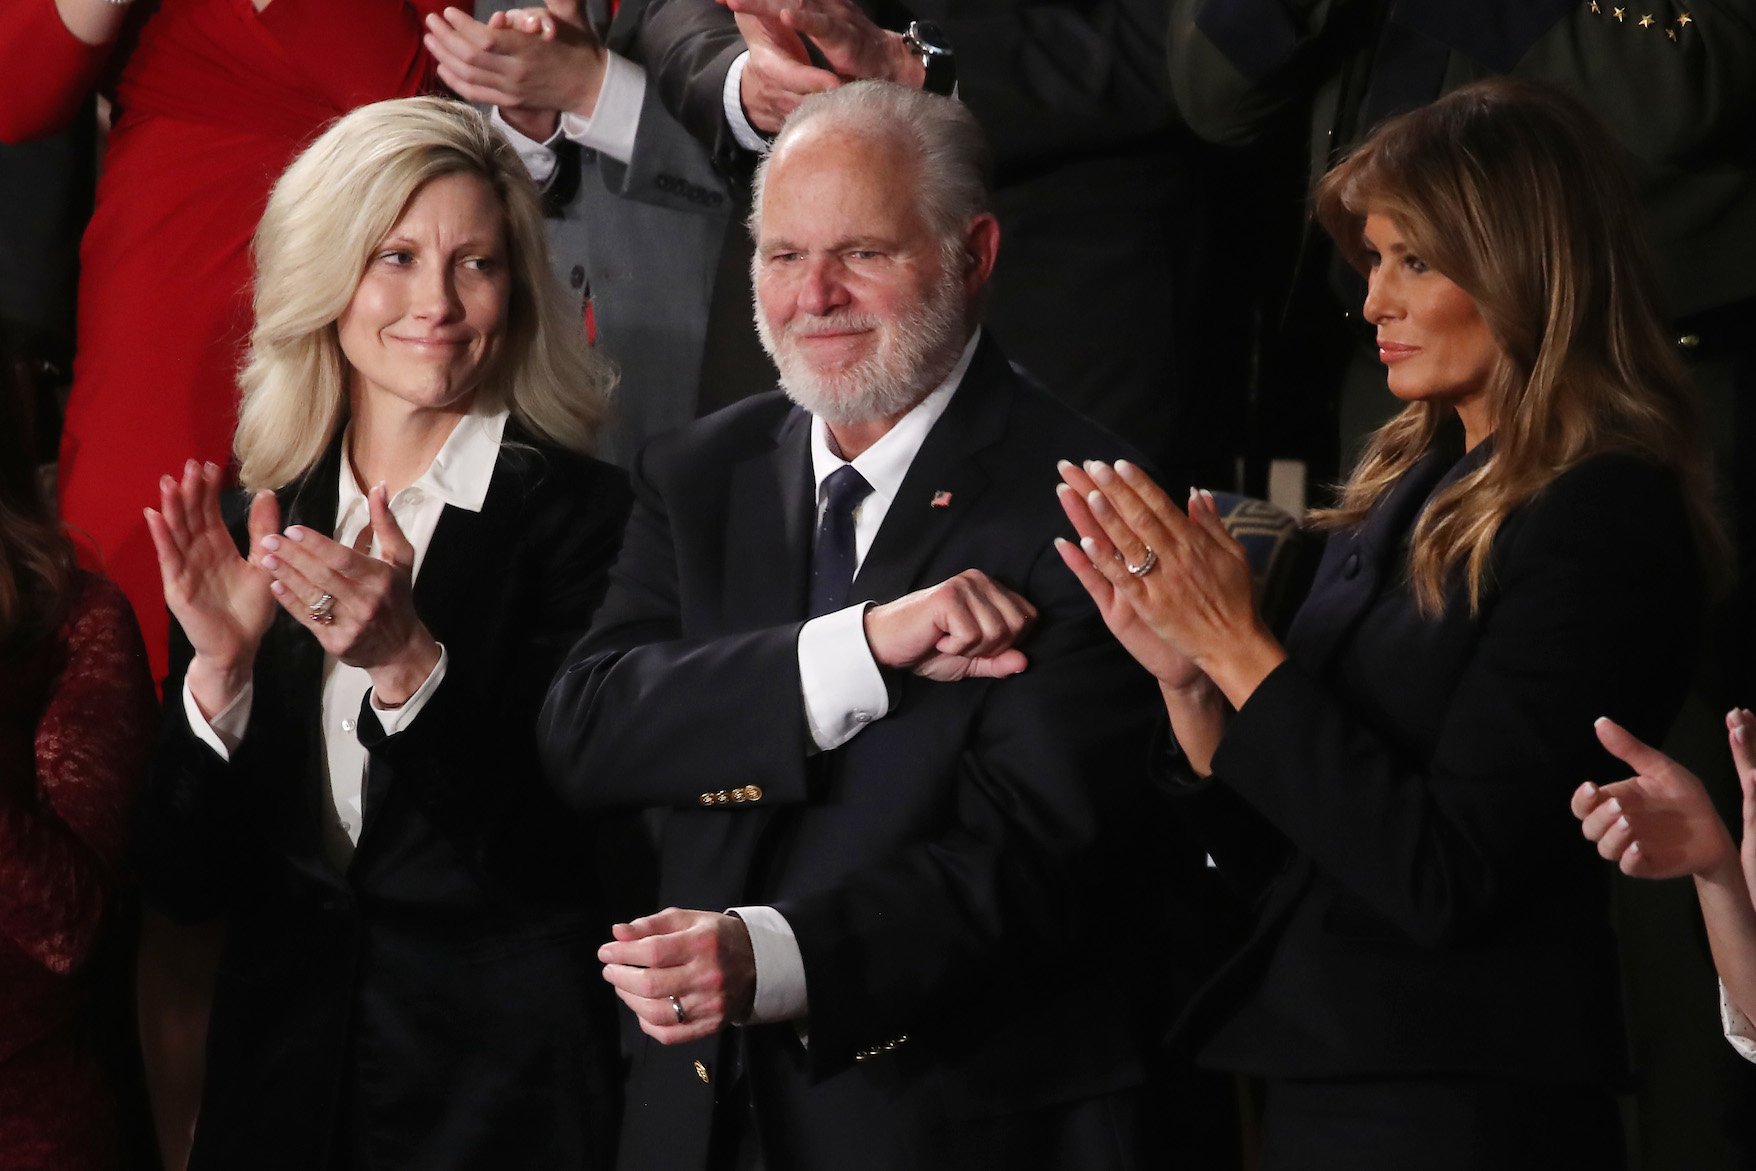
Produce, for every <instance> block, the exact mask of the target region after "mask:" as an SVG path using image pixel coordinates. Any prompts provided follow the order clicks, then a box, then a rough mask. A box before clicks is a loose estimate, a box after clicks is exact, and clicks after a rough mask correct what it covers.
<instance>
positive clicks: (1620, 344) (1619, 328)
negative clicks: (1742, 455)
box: [1312, 78, 1724, 614]
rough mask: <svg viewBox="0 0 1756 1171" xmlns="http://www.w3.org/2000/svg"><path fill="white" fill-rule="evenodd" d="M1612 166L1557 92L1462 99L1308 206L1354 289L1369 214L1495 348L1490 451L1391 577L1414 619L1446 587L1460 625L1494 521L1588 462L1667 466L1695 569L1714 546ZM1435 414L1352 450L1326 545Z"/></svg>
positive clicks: (1638, 244)
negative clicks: (1461, 597)
mask: <svg viewBox="0 0 1756 1171" xmlns="http://www.w3.org/2000/svg"><path fill="white" fill-rule="evenodd" d="M1619 156H1620V151H1619V149H1618V148H1617V146H1616V144H1615V142H1614V141H1613V140H1612V139H1611V138H1610V136H1609V134H1608V133H1607V131H1606V130H1605V129H1604V127H1603V125H1602V124H1601V123H1600V122H1599V121H1598V120H1597V118H1596V117H1595V116H1594V115H1593V114H1592V113H1591V112H1590V111H1589V110H1587V109H1586V108H1585V107H1584V106H1583V105H1581V104H1580V103H1579V102H1578V101H1576V100H1575V99H1573V98H1571V97H1569V96H1567V95H1566V94H1563V93H1561V92H1559V91H1557V90H1554V89H1550V88H1548V87H1545V86H1540V85H1535V84H1532V83H1530V82H1525V81H1518V80H1514V79H1511V78H1495V79H1492V80H1488V81H1481V82H1476V83H1475V84H1472V85H1469V86H1465V87H1463V88H1461V89H1458V90H1455V91H1453V92H1451V93H1449V94H1447V95H1445V96H1444V97H1442V98H1440V99H1439V100H1438V101H1436V102H1434V103H1432V104H1431V105H1429V106H1425V107H1422V108H1420V109H1418V110H1414V111H1411V112H1410V113H1407V114H1403V115H1400V116H1399V117H1396V118H1393V119H1391V120H1389V121H1387V122H1385V123H1384V124H1383V125H1382V126H1380V127H1378V129H1377V130H1375V131H1374V132H1373V133H1372V134H1371V136H1370V137H1368V138H1367V139H1366V141H1365V142H1363V143H1362V144H1360V145H1359V146H1358V147H1357V148H1355V149H1354V150H1353V151H1352V152H1351V153H1350V154H1349V155H1348V156H1347V157H1346V158H1345V159H1343V160H1342V161H1341V162H1340V163H1339V164H1337V165H1336V167H1335V168H1334V169H1333V170H1331V171H1330V172H1329V174H1328V175H1326V176H1325V177H1324V179H1323V181H1322V183H1321V184H1320V185H1319V186H1318V189H1317V206H1316V215H1317V220H1318V222H1319V223H1320V224H1321V225H1322V226H1323V228H1324V229H1325V230H1326V231H1327V232H1328V233H1329V234H1330V236H1332V237H1333V238H1334V239H1335V242H1336V244H1337V245H1338V246H1339V247H1340V249H1341V252H1342V254H1343V255H1344V256H1345V257H1346V258H1347V260H1348V261H1349V263H1351V264H1352V265H1353V266H1354V267H1355V268H1356V269H1359V270H1360V271H1361V272H1365V271H1367V269H1368V267H1369V259H1370V258H1369V256H1368V254H1367V250H1366V246H1365V241H1364V239H1363V229H1364V224H1365V219H1366V216H1367V215H1368V214H1380V215H1384V216H1387V217H1388V218H1389V219H1390V220H1391V222H1392V223H1393V224H1395V226H1396V229H1397V231H1398V232H1400V233H1401V234H1402V236H1403V238H1404V239H1405V240H1406V241H1407V242H1408V247H1409V250H1410V251H1411V252H1412V253H1414V254H1415V255H1418V256H1419V257H1421V259H1423V260H1424V261H1426V263H1427V264H1429V265H1430V266H1431V267H1432V268H1433V269H1435V270H1437V271H1439V272H1441V273H1443V274H1444V275H1445V276H1446V277H1448V278H1449V279H1450V280H1452V281H1453V282H1454V283H1456V284H1457V285H1458V287H1460V288H1461V289H1463V291H1464V292H1465V293H1467V294H1469V296H1470V298H1471V299H1472V300H1473V301H1474V302H1475V305H1476V308H1477V310H1478V311H1479V312H1480V313H1481V315H1482V318H1483V320H1484V321H1485V322H1486V323H1487V326H1488V328H1489V330H1490V331H1491V332H1492V333H1493V336H1494V338H1495V340H1496V341H1497V342H1498V344H1499V348H1500V360H1499V362H1498V364H1497V368H1496V369H1495V371H1494V373H1493V375H1492V378H1491V381H1490V385H1489V387H1488V410H1489V415H1490V419H1491V421H1492V436H1493V445H1494V446H1493V449H1492V453H1491V455H1490V456H1489V458H1488V459H1487V460H1486V461H1485V462H1484V463H1483V464H1482V466H1481V467H1479V468H1477V469H1476V470H1475V471H1473V472H1472V473H1470V474H1469V475H1467V476H1464V477H1463V478H1461V479H1460V480H1458V481H1457V482H1456V483H1454V484H1451V485H1449V486H1447V487H1446V488H1445V490H1444V491H1442V492H1440V493H1438V494H1437V495H1436V496H1435V497H1434V498H1433V500H1432V502H1431V503H1430V504H1429V505H1428V507H1427V508H1426V509H1425V511H1424V512H1423V513H1422V515H1421V518H1420V520H1419V522H1418V523H1417V524H1416V525H1415V529H1414V534H1413V538H1412V542H1411V547H1410V555H1409V577H1410V582H1411V585H1412V587H1413V590H1414V595H1415V598H1416V601H1417V603H1418V604H1419V606H1420V608H1421V610H1422V612H1424V613H1427V614H1436V613H1438V612H1439V611H1440V609H1441V608H1442V606H1443V599H1444V594H1445V588H1446V584H1447V582H1449V581H1455V580H1457V576H1456V575H1458V574H1459V573H1460V572H1461V575H1462V582H1463V584H1464V586H1465V588H1466V592H1467V596H1468V599H1469V605H1470V609H1471V610H1472V611H1475V610H1477V609H1479V607H1480V605H1481V602H1482V598H1483V594H1484V591H1485V589H1486V586H1487V584H1488V573H1489V552H1490V550H1491V547H1492V544H1493V540H1494V535H1495V533H1497V532H1498V531H1499V529H1500V526H1501V524H1502V523H1504V522H1505V520H1506V518H1507V516H1509V515H1510V514H1511V513H1512V512H1513V511H1515V510H1516V509H1518V508H1519V507H1521V506H1523V505H1524V504H1526V503H1528V502H1529V501H1530V500H1531V499H1532V498H1533V497H1535V496H1536V495H1537V494H1538V493H1539V492H1541V491H1542V490H1543V488H1544V487H1545V486H1546V485H1548V484H1549V483H1550V482H1551V481H1553V480H1554V479H1555V478H1556V477H1557V476H1559V475H1560V474H1561V473H1562V472H1564V471H1566V470H1567V469H1568V468H1570V467H1572V466H1574V465H1575V464H1578V463H1579V462H1580V461H1582V460H1584V459H1587V458H1589V457H1591V456H1593V455H1597V454H1599V453H1602V452H1607V451H1623V452H1629V453H1632V454H1634V455H1637V456H1639V457H1641V458H1643V459H1646V460H1649V461H1650V462H1652V463H1654V464H1656V465H1659V466H1662V467H1665V468H1668V469H1670V470H1671V471H1672V472H1673V473H1674V474H1675V475H1676V476H1677V478H1678V481H1679V483H1680V485H1681V487H1682V490H1683V493H1684V495H1685V497H1686V499H1687V502H1688V505H1689V509H1690V513H1691V520H1692V522H1693V525H1694V528H1695V533H1696V538H1697V543H1698V545H1699V546H1700V548H1701V551H1702V556H1703V559H1704V560H1705V561H1707V562H1708V563H1709V564H1716V563H1717V562H1718V560H1719V557H1720V556H1721V555H1722V553H1723V542H1724V537H1723V535H1722V533H1721V530H1720V527H1719V523H1718V521H1717V519H1716V518H1715V517H1714V514H1713V511H1712V507H1711V504H1710V502H1709V501H1710V487H1709V481H1710V475H1709V469H1708V457H1707V449H1706V446H1705V444H1704V443H1703V442H1702V441H1701V438H1700V436H1699V435H1698V433H1697V421H1696V406H1695V400H1694V393H1693V388H1692V386H1691V384H1690V382H1689V379H1688V375H1687V373H1686V372H1685V370H1684V369H1683V366H1682V363H1681V361H1680V360H1679V359H1678V357H1677V355H1676V352H1675V351H1674V350H1673V349H1672V348H1671V345H1670V340H1669V338H1668V336H1667V334H1666V331H1665V328H1664V319H1663V317H1662V315H1661V313H1660V310H1659V294H1658V281H1657V277H1656V276H1655V273H1654V268H1653V263H1652V258H1651V253H1650V251H1649V247H1648V245H1647V241H1646V236H1645V234H1644V232H1643V231H1642V227H1641V225H1642V212H1641V209H1640V206H1639V205H1638V204H1637V203H1636V202H1635V197H1634V191H1633V188H1632V186H1631V184H1630V183H1629V180H1628V177H1627V174H1626V172H1625V171H1624V170H1623V166H1622V163H1621V160H1620V157H1619ZM1453 414H1454V412H1453V411H1452V408H1451V407H1450V405H1448V404H1446V403H1444V402H1432V401H1428V402H1416V403H1410V404H1409V405H1408V406H1407V407H1405V408H1403V410H1402V411H1400V412H1399V413H1398V414H1397V415H1396V416H1395V417H1393V418H1392V419H1391V420H1390V421H1389V422H1387V423H1385V424H1384V425H1383V426H1382V427H1380V428H1379V429H1378V430H1377V431H1376V432H1374V433H1373V435H1372V436H1371V439H1370V441H1369V442H1368V444H1367V447H1366V450H1365V453H1364V454H1363V455H1362V456H1361V458H1360V462H1359V464H1358V466H1357V467H1356V468H1355V469H1354V472H1353V474H1352V476H1350V477H1349V479H1348V481H1347V483H1346V484H1345V485H1343V486H1342V489H1341V498H1340V502H1339V503H1338V504H1337V506H1336V507H1334V508H1330V509H1324V510H1320V511H1318V512H1315V513H1313V515H1312V520H1313V521H1314V522H1315V523H1317V524H1318V525H1320V526H1322V527H1326V528H1339V527H1346V526H1351V525H1355V524H1358V523H1359V522H1360V521H1361V520H1363V519H1364V518H1365V516H1366V513H1367V512H1368V511H1370V509H1371V508H1372V506H1373V504H1374V503H1376V502H1377V501H1378V500H1379V499H1380V498H1382V497H1383V495H1384V494H1385V492H1386V491H1387V490H1388V489H1389V488H1390V487H1391V485H1393V484H1394V483H1396V481H1397V480H1398V479H1399V478H1400V477H1401V476H1402V475H1403V474H1404V473H1405V472H1407V471H1408V470H1409V468H1410V467H1412V466H1413V464H1414V463H1415V461H1416V460H1417V459H1419V458H1420V456H1421V453H1422V452H1423V451H1425V450H1426V448H1427V447H1428V445H1429V444H1430V443H1431V441H1432V439H1433V437H1434V434H1435V432H1436V431H1437V430H1438V429H1439V427H1440V425H1441V424H1442V423H1444V422H1445V421H1446V419H1447V418H1448V417H1449V416H1451V415H1453Z"/></svg>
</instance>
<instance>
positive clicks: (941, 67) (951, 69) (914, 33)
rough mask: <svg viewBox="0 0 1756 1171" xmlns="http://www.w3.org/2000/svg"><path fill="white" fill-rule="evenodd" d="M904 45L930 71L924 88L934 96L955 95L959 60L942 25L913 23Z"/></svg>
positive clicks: (920, 21) (923, 84) (922, 21)
mask: <svg viewBox="0 0 1756 1171" xmlns="http://www.w3.org/2000/svg"><path fill="white" fill-rule="evenodd" d="M902 45H903V48H905V49H907V50H908V51H909V55H910V56H912V57H914V59H915V60H917V61H919V62H920V63H921V68H922V69H925V70H926V71H927V76H926V78H925V79H924V80H923V81H922V82H921V88H922V89H924V90H926V91H927V92H928V93H930V94H944V95H945V96H947V97H949V96H951V91H952V90H954V89H956V88H957V57H956V56H955V55H954V54H953V53H952V51H951V41H950V40H949V39H947V38H946V36H945V34H944V33H943V32H940V31H939V26H938V25H936V24H934V23H933V22H932V21H930V20H915V21H910V22H909V26H908V31H907V32H905V33H903V34H902Z"/></svg>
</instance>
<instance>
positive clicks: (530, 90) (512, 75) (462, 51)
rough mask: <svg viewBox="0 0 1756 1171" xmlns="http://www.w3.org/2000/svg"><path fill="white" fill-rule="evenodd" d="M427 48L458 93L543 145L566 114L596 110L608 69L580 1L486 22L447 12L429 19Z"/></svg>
mask: <svg viewBox="0 0 1756 1171" xmlns="http://www.w3.org/2000/svg"><path fill="white" fill-rule="evenodd" d="M423 43H424V44H425V45H426V47H427V51H428V52H430V53H432V54H433V57H434V59H435V60H436V61H438V63H439V79H440V80H441V81H443V82H444V83H445V84H446V85H448V86H450V87H451V89H452V91H453V92H455V93H456V94H457V95H458V96H459V97H461V98H463V99H464V100H466V101H471V102H478V103H481V104H483V105H491V106H498V107H499V108H500V114H501V116H502V117H504V118H505V119H506V121H507V122H508V123H510V124H511V125H512V126H513V127H514V128H515V129H517V130H518V131H519V133H521V134H523V135H525V136H526V137H528V138H532V139H535V140H536V141H538V142H542V141H546V140H547V139H548V138H549V136H550V135H552V134H553V133H554V132H555V124H556V121H557V120H558V118H559V116H560V115H561V114H562V113H565V112H571V113H575V114H581V115H589V114H590V113H591V112H592V110H593V109H594V108H595V107H596V105H597V97H598V90H599V89H600V87H601V86H602V85H603V78H604V70H605V68H606V67H607V65H608V54H607V53H606V51H605V49H604V46H603V43H602V42H601V41H600V40H598V37H597V34H596V33H594V32H593V31H592V30H591V27H590V25H588V24H587V23H586V21H585V19H584V17H583V16H581V14H580V12H579V5H578V3H577V0H549V3H548V4H547V6H546V7H545V8H520V9H513V10H511V11H509V12H496V13H494V14H493V16H491V17H490V18H489V19H488V22H487V23H486V24H484V23H482V22H481V21H479V20H477V19H475V18H474V17H473V16H471V15H470V14H469V13H467V12H464V11H463V10H461V9H458V8H447V9H446V10H445V11H444V12H443V13H440V14H437V15H430V16H428V17H427V35H426V37H425V39H424V40H423Z"/></svg>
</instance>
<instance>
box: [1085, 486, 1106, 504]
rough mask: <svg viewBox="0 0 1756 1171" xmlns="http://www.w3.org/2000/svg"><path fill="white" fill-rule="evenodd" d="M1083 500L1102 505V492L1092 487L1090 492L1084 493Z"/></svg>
mask: <svg viewBox="0 0 1756 1171" xmlns="http://www.w3.org/2000/svg"><path fill="white" fill-rule="evenodd" d="M1085 502H1086V503H1087V504H1092V505H1102V504H1103V502H1104V494H1103V493H1102V492H1099V491H1098V490H1097V489H1096V488H1093V489H1092V490H1091V491H1090V492H1087V493H1086V494H1085Z"/></svg>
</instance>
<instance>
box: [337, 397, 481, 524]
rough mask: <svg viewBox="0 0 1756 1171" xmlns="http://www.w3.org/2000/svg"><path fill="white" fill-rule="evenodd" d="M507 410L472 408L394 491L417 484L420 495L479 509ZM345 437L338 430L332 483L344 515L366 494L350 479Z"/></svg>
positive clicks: (469, 509)
mask: <svg viewBox="0 0 1756 1171" xmlns="http://www.w3.org/2000/svg"><path fill="white" fill-rule="evenodd" d="M506 416H507V412H506V411H505V410H498V411H483V410H480V409H472V410H471V411H470V413H469V414H467V415H465V416H464V417H463V418H461V419H459V420H458V421H457V426H455V427H453V428H452V429H451V434H450V435H448V436H446V437H445V443H444V446H442V447H440V448H439V454H438V455H435V456H434V457H433V462H432V463H430V464H428V465H427V470H426V471H424V472H422V473H421V475H420V477H419V478H418V479H416V480H415V482H414V483H412V484H410V485H409V486H408V487H407V488H404V489H403V490H402V492H398V493H397V496H398V497H399V498H400V497H401V496H402V495H403V493H404V492H408V491H410V490H412V489H419V490H420V493H421V494H422V495H425V496H430V497H433V498H435V499H437V500H439V501H441V502H443V503H445V504H449V505H451V506H452V507H453V508H462V509H465V510H466V511H469V512H480V511H481V510H482V502H483V501H485V500H486V499H487V498H488V485H489V484H490V483H491V482H492V481H493V479H494V464H495V462H496V461H497V460H498V459H499V458H500V440H501V437H502V436H503V435H504V434H505V433H506ZM347 442H348V441H347V436H346V435H343V436H342V448H341V450H342V458H341V479H340V482H339V483H338V485H337V488H336V509H335V514H336V516H337V517H345V516H346V515H347V514H348V510H349V509H351V508H353V507H355V506H356V505H361V504H363V503H364V502H365V499H366V494H365V492H364V491H363V490H362V489H361V488H360V485H359V483H358V482H357V481H356V480H355V479H354V468H353V461H351V460H349V459H348V456H347V450H348V449H347Z"/></svg>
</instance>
